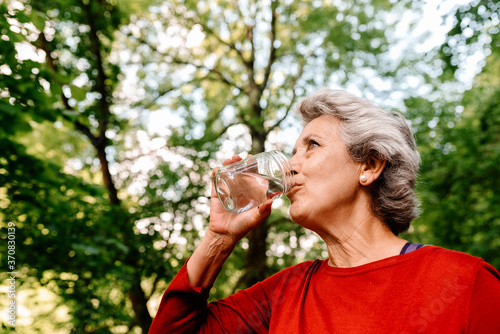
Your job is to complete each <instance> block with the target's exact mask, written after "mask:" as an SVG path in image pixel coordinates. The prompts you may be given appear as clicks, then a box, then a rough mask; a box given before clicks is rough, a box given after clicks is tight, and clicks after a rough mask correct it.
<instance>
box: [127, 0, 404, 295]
mask: <svg viewBox="0 0 500 334" xmlns="http://www.w3.org/2000/svg"><path fill="white" fill-rule="evenodd" d="M406 4H407V3H406V2H399V3H398V5H395V4H394V3H392V2H391V1H371V2H370V1H355V2H342V3H338V4H337V3H335V4H334V3H330V2H326V3H325V2H314V1H301V2H298V1H296V2H290V3H283V2H279V1H277V0H274V1H270V2H263V1H238V2H228V1H170V2H160V3H158V5H156V6H154V7H152V8H151V10H150V17H149V18H148V19H146V18H142V17H141V18H139V17H137V18H135V19H134V18H133V19H132V22H131V26H130V28H129V29H126V28H125V29H124V30H125V31H126V32H128V35H129V38H131V39H135V40H136V43H137V46H134V47H132V49H134V50H136V51H135V53H134V55H132V56H131V57H130V58H131V59H132V60H133V61H132V62H133V63H135V64H138V65H139V66H138V67H140V68H141V70H140V71H139V75H140V76H141V77H143V78H145V80H143V81H141V83H142V84H143V86H141V88H142V89H144V91H145V94H144V96H143V99H142V102H144V101H148V102H146V107H147V108H168V109H171V110H172V109H173V110H176V112H177V114H178V115H179V118H181V119H184V120H185V121H184V124H183V126H182V127H181V126H177V127H176V128H175V129H173V130H172V135H171V136H170V138H169V142H168V145H169V146H170V147H171V149H177V148H179V149H180V148H182V149H186V148H192V149H194V151H200V150H206V149H208V148H209V147H214V146H215V147H217V146H220V145H222V143H223V142H224V141H226V142H227V140H228V139H230V140H231V139H232V140H233V145H231V147H230V151H232V152H233V153H237V152H239V151H249V152H251V153H259V152H262V151H264V150H265V149H266V148H270V147H273V146H274V147H278V148H279V149H282V148H283V143H281V144H280V143H276V142H274V143H271V142H270V138H271V137H272V136H274V135H275V134H276V133H277V131H278V130H279V128H280V126H282V125H284V124H287V123H286V122H287V121H288V122H291V123H292V124H293V122H297V121H296V120H293V121H292V120H291V119H293V118H291V117H289V115H290V113H291V110H292V105H293V104H294V103H295V102H296V101H297V98H298V97H300V96H302V95H304V94H306V93H308V92H310V91H311V90H314V89H317V88H318V87H319V86H322V85H327V84H330V83H335V84H338V85H345V84H348V83H353V82H356V84H359V85H367V81H363V80H361V79H360V78H361V77H362V76H366V75H367V74H370V75H371V76H373V75H375V74H376V73H377V70H378V69H380V68H381V67H382V66H381V64H382V63H384V61H386V58H385V60H384V57H386V53H387V50H388V41H387V37H386V36H387V35H388V33H387V30H388V29H391V24H390V22H389V21H390V20H388V19H387V17H388V15H389V13H392V12H398V11H401V10H403V8H404V6H405V5H406ZM388 22H389V23H388ZM138 27H139V28H140V29H138ZM126 47H127V48H131V47H130V45H127V46H126ZM134 60H135V61H134ZM147 64H155V66H152V67H151V69H148V66H145V65H147ZM385 70H386V69H384V70H382V72H383V71H385ZM235 132H237V133H238V135H237V138H234V135H232V133H235ZM271 220H274V221H275V222H276V223H277V222H278V221H282V220H286V214H285V218H284V217H283V214H282V215H279V216H276V217H274V218H273V217H271ZM271 226H272V224H271V223H270V222H269V221H267V222H266V223H264V224H262V226H260V227H259V228H257V229H256V230H254V231H252V232H251V233H250V234H249V236H248V240H247V241H244V242H243V245H245V247H247V248H248V250H247V252H246V262H245V265H244V267H245V269H246V270H245V272H244V274H243V277H242V278H241V279H240V281H239V284H237V285H238V286H240V287H245V286H249V285H252V284H253V283H255V282H256V281H259V280H262V279H263V278H265V277H267V276H268V274H269V270H268V269H269V268H268V261H267V256H266V252H267V251H269V249H268V236H269V231H270V228H271ZM284 239H287V237H285V238H284Z"/></svg>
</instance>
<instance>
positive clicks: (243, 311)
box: [150, 88, 500, 334]
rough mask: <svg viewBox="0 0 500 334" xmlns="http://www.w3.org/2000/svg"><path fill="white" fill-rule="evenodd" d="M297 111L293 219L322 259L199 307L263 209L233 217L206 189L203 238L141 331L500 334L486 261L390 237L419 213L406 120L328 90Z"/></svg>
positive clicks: (495, 277) (498, 283) (494, 278)
mask: <svg viewBox="0 0 500 334" xmlns="http://www.w3.org/2000/svg"><path fill="white" fill-rule="evenodd" d="M298 109H299V111H300V113H301V115H302V118H303V120H304V123H305V128H304V130H303V132H302V133H301V135H300V137H299V139H298V140H297V143H296V145H295V148H294V150H293V157H292V159H291V160H290V163H291V165H292V169H293V173H294V175H295V176H294V178H295V183H296V185H295V186H294V187H293V188H292V189H291V190H290V191H289V192H288V193H287V196H288V197H289V199H290V202H291V206H290V216H291V219H292V221H293V222H295V223H297V224H300V225H301V226H303V227H305V228H308V229H310V230H312V231H314V232H316V233H317V234H318V235H319V236H320V237H321V238H322V239H323V240H324V241H325V243H326V245H327V248H328V254H329V258H328V259H327V260H316V261H308V262H304V263H301V264H298V265H295V266H292V267H290V268H288V269H285V270H283V271H281V272H279V273H277V274H275V275H273V276H272V277H270V278H268V279H266V280H264V281H263V282H260V283H257V284H256V285H254V286H252V287H250V288H248V289H246V290H243V291H239V292H238V293H236V294H234V295H232V296H229V297H228V298H225V299H223V300H219V301H217V302H213V303H210V304H208V306H207V302H206V301H207V298H208V293H209V290H210V287H211V285H212V283H213V281H214V280H215V278H216V276H217V273H218V272H219V270H220V269H221V267H222V264H223V263H224V261H225V260H226V259H227V257H228V256H229V255H230V254H231V252H232V250H233V249H234V247H235V246H236V244H237V242H238V241H239V240H240V239H241V238H242V237H243V236H245V235H246V234H247V233H248V232H249V231H250V230H252V229H253V228H255V227H257V226H258V225H259V224H260V223H262V222H263V221H264V220H265V219H266V218H267V217H268V216H269V215H270V213H271V204H272V203H271V201H267V202H265V203H264V204H262V205H261V206H260V207H259V208H255V209H253V210H250V211H248V212H245V213H243V214H240V215H232V214H229V213H228V212H226V211H225V210H224V209H223V208H222V206H221V205H220V203H219V202H218V200H217V196H216V195H215V190H214V189H213V187H212V199H211V208H210V210H211V212H210V224H209V228H208V230H207V232H206V235H205V238H204V239H203V241H202V242H201V244H200V245H199V246H198V248H197V249H196V251H195V252H194V253H193V255H192V256H191V258H190V259H189V260H188V261H187V262H186V264H185V265H184V267H183V268H182V269H181V270H180V272H179V273H178V274H177V276H176V277H175V279H174V280H173V281H172V283H171V284H170V286H169V288H168V289H167V291H166V293H165V295H164V297H163V300H162V302H161V305H160V308H159V310H158V314H157V315H156V317H155V319H154V321H153V324H152V326H151V330H150V333H155V334H156V333H197V332H201V333H500V316H499V314H500V274H499V273H498V272H497V271H496V270H495V269H494V268H493V267H492V266H490V265H489V264H487V263H486V262H484V261H483V260H481V259H479V258H476V257H473V256H470V255H467V254H464V253H459V252H455V251H450V250H446V249H443V248H440V247H435V246H425V247H422V245H415V244H410V243H407V241H405V240H403V239H401V238H399V237H398V236H397V235H398V234H399V233H401V232H403V231H406V230H407V229H408V227H409V225H410V222H411V221H412V220H413V219H415V218H416V217H417V215H418V203H417V201H416V199H415V193H414V187H415V179H416V175H417V171H418V165H419V159H420V158H419V154H418V152H417V148H416V145H415V141H414V139H413V135H412V132H411V130H410V128H409V127H408V125H407V124H406V123H405V121H404V119H403V117H402V116H399V115H395V114H388V113H385V112H384V111H382V110H381V109H379V108H377V107H375V106H373V105H371V104H370V103H368V102H367V101H365V100H363V99H360V98H357V97H354V96H352V95H350V94H348V93H346V92H343V91H335V90H330V89H326V88H324V89H321V90H320V91H319V92H317V93H316V94H313V95H312V96H310V97H308V98H306V99H304V100H303V101H302V102H301V103H300V104H299V107H298ZM239 160H241V158H239V157H237V156H234V157H233V158H232V159H229V160H226V161H225V162H224V164H225V165H227V164H230V163H234V162H236V161H239Z"/></svg>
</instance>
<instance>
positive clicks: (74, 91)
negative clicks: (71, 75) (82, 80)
mask: <svg viewBox="0 0 500 334" xmlns="http://www.w3.org/2000/svg"><path fill="white" fill-rule="evenodd" d="M70 89H71V97H73V98H74V99H75V100H77V101H83V100H85V97H86V96H87V91H86V90H85V89H84V88H81V87H78V86H75V85H71V86H70Z"/></svg>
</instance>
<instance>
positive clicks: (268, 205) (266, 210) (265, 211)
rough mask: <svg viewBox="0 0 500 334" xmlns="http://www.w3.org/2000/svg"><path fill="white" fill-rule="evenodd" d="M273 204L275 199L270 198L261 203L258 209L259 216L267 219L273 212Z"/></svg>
mask: <svg viewBox="0 0 500 334" xmlns="http://www.w3.org/2000/svg"><path fill="white" fill-rule="evenodd" d="M272 205H273V200H271V199H268V200H267V201H265V202H264V203H262V204H261V205H259V206H258V207H257V210H258V212H259V216H260V217H261V218H262V220H264V219H267V217H269V215H270V214H271V210H272Z"/></svg>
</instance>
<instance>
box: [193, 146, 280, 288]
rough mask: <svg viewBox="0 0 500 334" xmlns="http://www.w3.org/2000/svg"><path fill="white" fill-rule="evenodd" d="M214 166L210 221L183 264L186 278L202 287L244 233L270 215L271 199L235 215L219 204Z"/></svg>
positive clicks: (225, 162) (226, 163) (228, 161)
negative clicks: (191, 253) (197, 244)
mask: <svg viewBox="0 0 500 334" xmlns="http://www.w3.org/2000/svg"><path fill="white" fill-rule="evenodd" d="M240 160H242V159H241V157H239V156H237V155H235V156H233V157H232V158H231V159H227V160H226V161H224V165H229V164H232V163H235V162H238V161H240ZM216 172H217V168H216V169H214V171H213V172H212V194H211V196H210V197H211V198H210V223H209V225H208V230H207V233H206V234H205V237H204V238H203V240H202V242H201V243H200V245H199V246H198V247H197V248H196V250H195V251H194V253H193V255H192V256H191V258H190V259H189V261H188V262H187V264H186V269H187V276H188V281H189V284H191V286H194V287H206V286H208V285H210V283H212V282H213V281H214V280H215V278H216V277H217V274H218V273H219V270H220V268H221V267H222V265H223V264H224V262H225V261H226V259H227V258H228V257H229V255H231V252H232V251H233V249H234V247H235V246H236V244H237V243H238V241H240V239H241V238H243V237H244V236H245V235H246V234H247V233H248V232H250V231H251V230H252V229H254V228H256V227H257V226H259V225H260V224H261V223H262V222H263V221H264V220H266V218H267V217H269V215H270V214H271V205H272V200H267V201H266V202H264V203H263V204H261V205H260V206H259V207H258V208H253V209H250V210H248V211H247V212H244V213H241V214H239V215H235V214H233V213H230V212H228V211H226V210H225V209H224V207H223V206H222V204H220V202H219V199H218V198H217V194H216V192H215V186H214V183H213V179H214V175H215V173H216Z"/></svg>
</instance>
